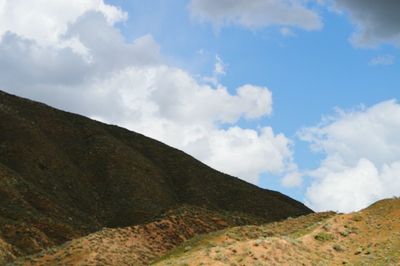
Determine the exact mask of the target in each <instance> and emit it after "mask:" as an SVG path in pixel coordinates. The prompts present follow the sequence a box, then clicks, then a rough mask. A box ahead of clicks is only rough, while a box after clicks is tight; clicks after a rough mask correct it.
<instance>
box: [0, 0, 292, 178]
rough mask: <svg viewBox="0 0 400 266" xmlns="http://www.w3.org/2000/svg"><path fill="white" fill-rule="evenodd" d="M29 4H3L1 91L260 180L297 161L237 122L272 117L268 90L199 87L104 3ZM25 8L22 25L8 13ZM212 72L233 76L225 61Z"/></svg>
mask: <svg viewBox="0 0 400 266" xmlns="http://www.w3.org/2000/svg"><path fill="white" fill-rule="evenodd" d="M25 2H26V1H25ZM25 2H22V1H4V0H0V14H1V15H0V21H2V22H4V24H1V26H0V27H2V28H1V34H2V38H1V41H0V88H2V89H4V90H6V91H10V92H12V93H15V94H17V95H21V96H25V97H30V98H32V99H35V100H39V101H43V102H46V103H48V104H51V105H53V106H55V107H58V108H62V109H65V110H68V111H72V112H77V113H80V114H84V115H87V116H90V117H92V118H96V119H98V120H101V121H105V122H109V123H113V124H118V125H121V126H125V127H127V128H129V129H132V130H135V131H138V132H140V133H143V134H145V135H148V136H150V137H153V138H156V139H158V140H161V141H163V142H165V143H167V144H170V145H172V146H175V147H178V148H180V149H183V150H184V151H186V152H188V153H190V154H192V155H194V156H195V157H196V158H198V159H200V160H202V161H203V162H205V163H208V164H210V165H211V166H213V167H215V168H216V169H219V170H221V171H224V172H226V173H229V174H233V175H236V176H238V177H241V178H243V179H245V180H247V181H250V182H253V183H257V177H258V176H259V175H260V174H261V173H264V172H273V173H282V174H284V173H285V171H286V170H287V169H289V167H291V165H292V164H293V163H292V152H291V146H290V141H289V140H288V139H287V138H286V137H285V136H284V135H282V134H275V133H274V132H273V130H272V129H271V128H269V127H264V128H262V129H260V130H254V129H244V128H241V127H239V126H238V125H237V122H238V121H239V120H240V119H258V118H260V117H264V116H268V115H270V114H271V113H272V94H271V91H270V90H269V89H268V88H266V87H260V86H254V85H250V84H246V85H243V86H241V87H239V88H237V89H236V91H234V92H230V91H229V90H228V89H227V88H225V87H224V86H222V85H221V84H220V83H219V82H216V83H215V84H211V85H207V84H202V83H200V82H198V81H197V80H196V79H195V78H193V76H192V75H191V74H189V73H188V72H186V71H185V70H182V69H179V68H175V67H173V66H168V65H166V64H165V63H164V61H165V60H164V59H163V56H162V55H161V54H160V48H159V45H158V44H157V43H156V42H155V40H154V39H153V38H152V36H151V35H145V36H143V37H141V38H138V39H136V40H135V41H134V42H132V43H128V42H126V40H125V39H124V37H123V36H122V35H121V33H120V32H119V31H118V30H117V29H116V28H115V26H114V23H115V22H116V21H119V20H121V19H124V18H125V17H126V14H125V13H124V12H123V11H121V10H119V9H117V8H115V7H113V6H110V5H106V4H104V2H103V1H101V0H90V1H89V0H86V1H83V2H79V3H82V4H79V3H78V1H54V3H53V2H52V3H50V4H49V3H47V4H48V5H46V4H45V3H42V2H41V1H39V0H35V1H32V2H29V3H27V4H24V3H25ZM47 2H48V1H47ZM31 3H35V5H33V4H31ZM27 9H30V10H31V12H29V13H28V14H30V15H29V16H28V17H26V18H25V19H26V21H24V20H23V21H19V22H15V23H14V20H15V17H14V16H12V17H10V14H14V15H15V16H20V17H23V14H24V12H26V10H27ZM60 10H62V11H63V12H62V11H60ZM64 11H65V12H64ZM5 13H7V15H4V14H5ZM42 23H44V24H43V27H42V26H41V25H42ZM46 23H47V24H46ZM214 71H215V73H214V74H215V75H217V76H218V75H222V74H223V73H225V64H224V63H223V62H222V60H221V58H219V57H217V58H216V65H215V69H214Z"/></svg>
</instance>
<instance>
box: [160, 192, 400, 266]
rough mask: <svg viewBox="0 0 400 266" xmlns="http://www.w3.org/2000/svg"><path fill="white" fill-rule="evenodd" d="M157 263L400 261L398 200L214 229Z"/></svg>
mask: <svg viewBox="0 0 400 266" xmlns="http://www.w3.org/2000/svg"><path fill="white" fill-rule="evenodd" d="M155 265H385V266H386V265H400V199H390V200H383V201H380V202H377V203H375V204H373V205H372V206H370V207H369V208H367V209H365V210H362V211H360V212H356V213H351V214H333V213H317V214H311V215H307V216H304V217H299V218H296V219H289V220H285V221H283V222H279V223H272V224H267V225H261V226H245V227H237V228H232V229H227V230H225V231H221V232H217V233H212V234H210V235H206V236H204V237H202V238H198V239H196V240H195V241H188V242H185V243H184V244H183V245H182V246H180V247H178V248H177V249H175V250H173V251H171V252H170V253H169V254H167V255H166V256H164V257H162V258H161V259H159V260H158V262H157V263H155Z"/></svg>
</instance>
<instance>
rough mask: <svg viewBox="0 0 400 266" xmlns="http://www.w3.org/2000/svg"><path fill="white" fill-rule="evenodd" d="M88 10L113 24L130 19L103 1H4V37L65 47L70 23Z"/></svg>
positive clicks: (0, 17)
mask: <svg viewBox="0 0 400 266" xmlns="http://www.w3.org/2000/svg"><path fill="white" fill-rule="evenodd" d="M88 11H96V12H100V13H102V14H103V15H104V16H105V17H106V20H107V22H108V23H109V24H110V25H111V24H114V23H116V22H119V21H122V20H125V19H126V18H127V13H125V12H123V11H122V10H120V9H119V8H117V7H115V6H112V5H107V4H105V3H104V1H103V0H58V1H46V0H31V1H24V0H0V36H2V35H3V34H5V33H6V32H8V31H9V32H13V33H15V34H17V35H19V36H21V37H23V38H28V39H31V40H34V41H36V42H38V43H39V44H41V45H49V44H53V45H56V44H57V45H61V43H60V40H59V38H60V36H61V35H63V34H64V33H65V32H66V31H67V28H68V24H70V23H73V22H75V20H76V19H77V18H78V17H80V16H81V15H83V14H84V13H86V12H88Z"/></svg>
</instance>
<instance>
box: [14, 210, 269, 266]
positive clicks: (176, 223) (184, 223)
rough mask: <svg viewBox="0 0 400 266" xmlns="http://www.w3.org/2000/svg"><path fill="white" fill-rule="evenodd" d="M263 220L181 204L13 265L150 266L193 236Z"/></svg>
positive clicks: (23, 258)
mask: <svg viewBox="0 0 400 266" xmlns="http://www.w3.org/2000/svg"><path fill="white" fill-rule="evenodd" d="M263 222H264V221H263V220H262V219H258V218H256V217H251V216H247V215H243V214H239V213H227V212H223V213H222V212H214V211H209V210H206V209H203V208H199V207H194V206H189V205H184V206H182V207H180V208H178V209H174V210H171V211H168V212H167V213H165V214H163V215H162V216H161V217H159V218H157V219H156V220H155V221H153V222H150V223H147V224H143V225H136V226H130V227H124V228H105V229H103V230H101V231H99V232H96V233H93V234H90V235H88V236H85V237H82V238H77V239H74V240H72V241H70V242H67V243H65V244H63V245H61V246H58V247H55V248H50V249H46V250H44V251H42V252H40V253H38V254H35V255H31V256H26V257H22V258H19V259H18V260H17V261H15V262H14V263H13V265H85V266H88V265H135V266H139V265H149V264H150V263H151V262H152V261H153V260H155V259H157V258H158V257H160V256H162V255H165V254H166V253H167V252H168V251H169V250H171V249H172V248H174V247H176V246H177V245H179V244H181V243H182V242H183V241H185V240H188V239H190V238H192V237H194V236H196V235H199V234H205V233H209V232H213V231H217V230H221V229H224V228H227V227H232V226H238V225H246V224H261V223H263Z"/></svg>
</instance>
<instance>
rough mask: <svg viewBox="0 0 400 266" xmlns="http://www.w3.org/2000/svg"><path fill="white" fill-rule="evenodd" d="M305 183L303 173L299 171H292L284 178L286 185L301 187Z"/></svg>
mask: <svg viewBox="0 0 400 266" xmlns="http://www.w3.org/2000/svg"><path fill="white" fill-rule="evenodd" d="M302 184H303V175H302V174H301V173H299V172H298V171H292V172H289V173H288V174H286V175H285V176H284V177H283V178H282V185H283V186H285V187H300V186H301V185H302Z"/></svg>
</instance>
